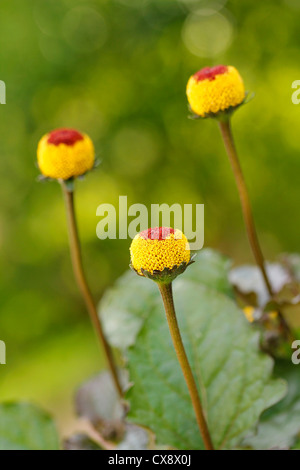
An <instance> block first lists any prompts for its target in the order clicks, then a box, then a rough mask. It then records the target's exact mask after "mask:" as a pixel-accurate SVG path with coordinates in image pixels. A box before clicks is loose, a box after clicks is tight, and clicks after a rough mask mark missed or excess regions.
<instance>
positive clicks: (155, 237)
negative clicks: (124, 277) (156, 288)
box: [130, 227, 191, 282]
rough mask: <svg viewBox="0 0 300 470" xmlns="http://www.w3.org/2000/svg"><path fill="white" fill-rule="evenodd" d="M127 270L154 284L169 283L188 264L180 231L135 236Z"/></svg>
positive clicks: (152, 230) (158, 230) (158, 229)
mask: <svg viewBox="0 0 300 470" xmlns="http://www.w3.org/2000/svg"><path fill="white" fill-rule="evenodd" d="M130 254H131V267H132V268H133V269H134V270H135V271H136V272H137V273H138V274H139V275H140V276H145V277H149V278H151V279H153V280H155V281H162V282H164V281H170V280H172V279H174V278H175V277H176V276H177V275H178V274H180V273H181V272H183V271H184V270H185V269H186V267H187V266H188V265H189V264H190V262H191V252H190V247H189V243H188V240H187V238H186V236H185V235H184V234H183V233H182V232H181V231H180V230H178V229H177V230H174V229H172V228H168V227H156V228H150V229H148V230H144V231H143V232H140V233H139V234H138V235H136V236H135V238H134V239H133V241H132V243H131V247H130Z"/></svg>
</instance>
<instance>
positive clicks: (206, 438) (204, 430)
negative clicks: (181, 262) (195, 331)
mask: <svg viewBox="0 0 300 470" xmlns="http://www.w3.org/2000/svg"><path fill="white" fill-rule="evenodd" d="M158 286H159V290H160V293H161V296H162V299H163V303H164V307H165V311H166V317H167V321H168V325H169V329H170V333H171V337H172V341H173V345H174V348H175V351H176V354H177V358H178V361H179V364H180V367H181V369H182V372H183V375H184V378H185V381H186V384H187V387H188V390H189V393H190V397H191V401H192V404H193V408H194V411H195V415H196V420H197V423H198V427H199V430H200V433H201V436H202V439H203V442H204V445H205V447H206V449H207V450H213V449H214V448H213V444H212V440H211V437H210V434H209V430H208V427H207V423H206V420H205V417H204V413H203V410H202V405H201V401H200V397H199V393H198V389H197V385H196V382H195V379H194V376H193V373H192V370H191V366H190V364H189V361H188V358H187V355H186V352H185V349H184V345H183V342H182V338H181V334H180V330H179V327H178V322H177V318H176V313H175V307H174V301H173V292H172V283H169V284H162V283H160V284H158Z"/></svg>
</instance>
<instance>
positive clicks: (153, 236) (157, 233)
mask: <svg viewBox="0 0 300 470" xmlns="http://www.w3.org/2000/svg"><path fill="white" fill-rule="evenodd" d="M172 233H175V230H174V229H173V228H169V227H155V228H149V229H148V230H144V231H143V232H141V233H140V236H141V237H142V238H144V239H145V240H149V239H150V240H165V239H166V238H167V237H169V236H170V235H171V234H172Z"/></svg>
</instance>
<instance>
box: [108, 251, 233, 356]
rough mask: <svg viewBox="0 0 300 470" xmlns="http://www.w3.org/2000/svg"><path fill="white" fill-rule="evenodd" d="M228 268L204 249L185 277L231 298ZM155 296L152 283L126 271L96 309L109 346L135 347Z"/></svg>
mask: <svg viewBox="0 0 300 470" xmlns="http://www.w3.org/2000/svg"><path fill="white" fill-rule="evenodd" d="M230 267H231V261H230V260H229V259H228V258H226V257H225V256H223V255H221V254H219V253H217V252H215V251H213V250H210V249H205V250H201V251H200V252H199V253H198V254H197V257H196V258H195V263H193V264H192V265H191V266H189V267H188V268H187V269H186V271H185V273H184V278H185V279H191V280H192V281H195V282H197V283H199V284H201V285H205V286H209V287H211V288H212V289H215V290H216V291H218V292H223V293H224V294H226V295H228V296H229V297H233V296H234V294H233V289H232V287H231V285H230V283H229V281H228V272H229V269H230ZM157 295H158V294H157V287H156V285H155V283H154V282H147V279H145V278H143V277H140V276H138V275H137V274H135V273H133V272H132V271H128V272H126V273H125V274H124V275H123V276H122V277H121V278H120V279H119V280H118V281H117V283H116V284H115V286H114V287H113V288H112V289H110V290H108V291H107V292H106V293H105V295H104V296H103V298H102V301H101V303H100V306H99V315H100V317H101V320H102V322H103V326H104V330H105V333H106V336H107V338H108V340H109V342H110V344H111V345H112V346H114V347H117V348H119V349H121V350H122V351H123V352H124V351H126V349H127V348H128V347H129V346H131V345H133V344H134V342H135V338H136V336H137V334H138V333H139V331H140V329H141V328H142V327H143V324H144V321H145V320H146V319H147V316H148V314H149V312H151V308H152V305H153V303H155V301H156V298H157Z"/></svg>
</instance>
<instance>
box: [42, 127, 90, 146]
mask: <svg viewBox="0 0 300 470" xmlns="http://www.w3.org/2000/svg"><path fill="white" fill-rule="evenodd" d="M79 140H83V135H82V134H80V132H78V131H75V130H74V129H56V130H55V131H52V132H50V133H49V137H48V143H49V144H53V145H59V144H65V145H70V146H71V145H74V144H75V143H76V142H78V141H79Z"/></svg>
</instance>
